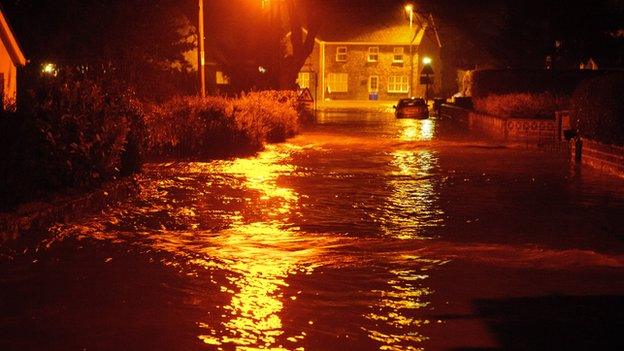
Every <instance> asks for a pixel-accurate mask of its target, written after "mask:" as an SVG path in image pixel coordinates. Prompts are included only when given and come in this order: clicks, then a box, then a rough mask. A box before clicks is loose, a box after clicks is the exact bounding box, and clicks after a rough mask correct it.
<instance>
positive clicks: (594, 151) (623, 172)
mask: <svg viewBox="0 0 624 351" xmlns="http://www.w3.org/2000/svg"><path fill="white" fill-rule="evenodd" d="M579 147H580V150H579ZM575 155H576V157H577V158H578V157H579V156H580V158H581V162H582V164H586V165H589V166H591V167H593V168H596V169H599V170H600V171H603V172H605V173H608V174H612V175H615V176H618V177H622V178H624V147H621V146H614V145H607V144H603V143H599V142H597V141H593V140H590V139H581V142H580V144H578V143H577V144H576V145H575V147H573V148H572V156H573V157H575Z"/></svg>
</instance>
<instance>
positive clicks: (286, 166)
mask: <svg viewBox="0 0 624 351" xmlns="http://www.w3.org/2000/svg"><path fill="white" fill-rule="evenodd" d="M140 185H141V193H140V195H139V196H138V197H137V198H135V199H132V200H131V201H128V202H126V203H123V204H120V205H119V206H116V207H112V208H109V209H107V210H105V211H103V212H102V213H100V214H97V215H94V216H91V217H89V218H85V219H84V220H81V221H78V222H75V223H69V224H63V225H58V226H56V227H54V228H53V229H52V230H51V231H50V233H48V234H46V235H45V236H44V238H43V239H42V240H37V241H36V242H34V243H33V242H29V243H27V244H26V243H18V244H16V245H15V246H14V247H13V248H11V249H4V250H3V251H2V253H1V254H0V349H1V350H280V351H281V350H391V351H399V350H485V349H487V350H558V349H561V350H564V349H565V350H570V349H602V350H606V349H610V350H611V349H612V350H621V349H623V348H624V341H623V340H622V338H621V337H619V333H620V332H621V330H622V327H623V326H624V325H623V318H622V316H623V315H624V182H623V181H622V180H617V179H614V178H610V177H606V176H603V175H600V174H598V173H594V172H588V171H586V170H583V171H582V172H580V171H579V170H578V169H575V168H574V167H573V166H572V165H571V164H570V163H569V162H568V160H567V159H566V158H565V157H563V156H562V153H560V152H557V151H552V150H547V151H544V150H534V149H526V148H520V147H518V148H513V147H510V148H507V147H503V146H500V145H498V144H496V143H492V142H488V141H486V140H480V139H476V138H474V137H473V136H469V135H467V134H466V133H465V132H463V131H462V128H460V127H458V126H454V125H453V124H452V123H449V122H446V123H445V121H438V120H436V119H435V118H432V119H429V120H423V121H420V120H408V119H406V120H396V119H394V117H393V116H392V115H391V114H382V113H327V114H321V115H319V117H318V124H316V125H315V126H312V127H310V128H308V129H307V130H305V131H304V132H303V133H302V134H301V135H300V136H298V137H296V138H294V139H291V140H289V141H288V142H287V143H284V144H278V145H271V146H269V147H268V148H267V150H266V151H264V152H262V153H260V154H259V155H258V156H257V157H253V158H245V159H235V160H228V161H214V162H208V163H199V162H195V163H168V164H150V165H147V166H146V167H145V171H144V173H143V174H142V175H141V177H140ZM18 248H19V249H18Z"/></svg>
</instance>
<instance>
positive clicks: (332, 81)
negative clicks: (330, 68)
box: [327, 73, 349, 93]
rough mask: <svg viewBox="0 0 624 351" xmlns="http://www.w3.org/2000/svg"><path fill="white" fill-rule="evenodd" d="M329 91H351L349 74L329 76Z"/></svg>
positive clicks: (331, 74) (332, 74)
mask: <svg viewBox="0 0 624 351" xmlns="http://www.w3.org/2000/svg"><path fill="white" fill-rule="evenodd" d="M327 90H328V91H329V92H330V93H346V92H347V91H349V75H348V74H347V73H330V74H328V75H327Z"/></svg>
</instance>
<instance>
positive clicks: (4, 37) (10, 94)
mask: <svg viewBox="0 0 624 351" xmlns="http://www.w3.org/2000/svg"><path fill="white" fill-rule="evenodd" d="M25 64H26V58H25V57H24V54H23V53H22V50H21V49H20V47H19V45H18V43H17V40H16V39H15V36H14V35H13V32H12V31H11V28H10V27H9V23H8V22H7V20H6V18H5V17H4V14H3V13H2V11H1V10H0V82H1V83H0V89H2V91H0V96H2V99H1V100H2V108H9V109H12V108H13V107H15V103H16V98H17V67H20V66H24V65H25Z"/></svg>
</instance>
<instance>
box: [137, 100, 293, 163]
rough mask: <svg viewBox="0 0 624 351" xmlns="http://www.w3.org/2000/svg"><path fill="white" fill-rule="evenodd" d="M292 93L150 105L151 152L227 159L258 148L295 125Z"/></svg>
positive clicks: (282, 137)
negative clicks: (151, 110)
mask: <svg viewBox="0 0 624 351" xmlns="http://www.w3.org/2000/svg"><path fill="white" fill-rule="evenodd" d="M297 107H298V104H297V101H296V94H295V93H294V92H290V91H263V92H253V93H249V94H246V95H243V96H241V97H240V98H238V99H228V98H224V97H207V98H203V99H202V98H198V97H185V98H176V99H173V100H171V101H169V102H167V103H165V104H162V105H158V106H155V107H154V109H153V113H151V114H150V115H149V116H148V118H147V120H146V123H147V129H148V134H149V136H148V145H149V150H150V153H151V154H152V155H154V156H182V157H202V158H214V157H228V156H232V155H237V154H241V153H251V152H255V151H257V150H260V149H261V148H262V147H263V144H264V142H279V141H283V140H285V139H286V138H288V137H290V136H293V135H295V134H296V132H297V131H298V128H299V120H298V113H297Z"/></svg>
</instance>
